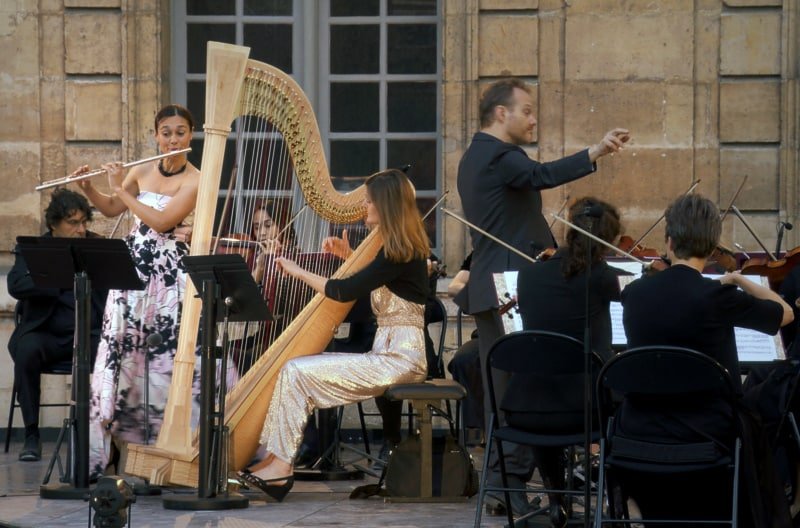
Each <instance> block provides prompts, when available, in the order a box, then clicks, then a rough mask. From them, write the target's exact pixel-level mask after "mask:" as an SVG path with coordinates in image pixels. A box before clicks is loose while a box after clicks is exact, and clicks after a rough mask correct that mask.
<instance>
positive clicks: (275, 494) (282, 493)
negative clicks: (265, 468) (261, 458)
mask: <svg viewBox="0 0 800 528" xmlns="http://www.w3.org/2000/svg"><path fill="white" fill-rule="evenodd" d="M239 478H240V479H241V480H242V481H243V482H244V483H246V484H247V485H248V486H249V487H252V488H258V489H260V490H261V491H263V492H264V493H266V494H267V495H269V496H270V497H272V498H273V499H275V500H276V501H278V502H283V499H285V498H286V495H287V494H288V493H289V490H291V489H292V486H294V475H292V476H289V477H278V478H272V479H267V480H264V479H262V478H260V477H258V476H256V475H255V474H254V473H251V472H249V471H247V470H245V471H242V472H241V473H239ZM282 481H284V482H283V484H270V482H282Z"/></svg>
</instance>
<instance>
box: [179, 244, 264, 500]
mask: <svg viewBox="0 0 800 528" xmlns="http://www.w3.org/2000/svg"><path fill="white" fill-rule="evenodd" d="M182 262H183V265H184V266H185V267H186V270H187V271H188V273H189V277H191V279H192V282H193V283H194V285H195V288H196V289H197V291H198V292H200V296H201V298H202V300H203V308H202V311H201V325H200V326H201V349H202V355H201V357H200V427H199V429H200V432H199V443H200V460H199V465H200V467H199V472H198V473H199V474H198V479H197V496H196V497H194V496H170V497H165V498H164V499H163V503H164V507H165V508H167V509H171V510H224V509H233V508H246V507H247V506H248V502H249V501H248V500H247V498H246V497H244V496H242V495H241V494H238V493H231V492H229V491H228V487H227V481H228V475H227V449H226V447H227V446H226V444H227V438H226V436H227V435H226V433H227V431H226V429H227V428H226V427H225V391H226V389H225V377H226V371H227V358H228V350H227V341H228V337H227V326H228V322H231V321H265V320H272V315H271V314H270V311H269V308H268V307H267V304H266V303H265V302H264V298H263V296H262V294H261V291H260V290H259V288H258V285H257V284H256V282H255V280H254V279H253V276H252V275H251V272H250V270H249V269H248V267H247V263H246V262H245V261H244V259H243V258H242V256H241V255H237V254H231V255H203V256H193V257H183V259H182ZM220 300H221V301H222V302H218V301H220ZM220 319H222V320H223V321H224V325H223V332H224V334H223V343H224V346H223V350H222V365H221V368H220V387H219V402H218V406H217V411H215V410H214V394H215V393H217V390H216V387H215V383H214V381H215V379H216V373H217V369H216V358H217V347H216V335H217V322H218V321H219V320H220Z"/></svg>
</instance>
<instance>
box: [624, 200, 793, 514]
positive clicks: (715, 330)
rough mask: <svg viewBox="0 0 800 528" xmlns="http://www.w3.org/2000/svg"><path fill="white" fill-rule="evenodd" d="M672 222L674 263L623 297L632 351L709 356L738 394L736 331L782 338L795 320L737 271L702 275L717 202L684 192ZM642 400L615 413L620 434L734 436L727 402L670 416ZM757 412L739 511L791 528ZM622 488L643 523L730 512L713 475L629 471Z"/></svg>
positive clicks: (690, 405) (669, 235) (692, 406)
mask: <svg viewBox="0 0 800 528" xmlns="http://www.w3.org/2000/svg"><path fill="white" fill-rule="evenodd" d="M665 218H666V233H665V238H666V244H667V253H668V257H669V258H670V259H671V261H672V266H671V267H669V268H667V269H666V270H664V271H661V272H659V273H656V274H654V275H652V276H649V277H643V278H641V279H638V280H636V281H634V282H633V283H631V284H630V285H629V286H627V287H626V288H625V289H624V291H623V292H622V304H623V322H624V325H625V332H626V334H627V338H628V345H629V346H630V347H639V346H647V345H671V346H680V347H687V348H691V349H694V350H697V351H699V352H702V353H704V354H708V355H709V356H711V357H713V358H714V359H716V360H717V361H718V362H719V363H720V364H721V365H722V366H723V367H725V368H726V369H727V370H728V372H730V374H731V378H732V380H733V383H734V385H735V387H736V388H737V390H738V391H739V392H741V375H740V370H739V360H738V357H737V351H736V342H735V338H734V327H737V326H738V327H743V328H751V329H754V330H758V331H761V332H765V333H767V334H775V333H777V332H778V330H779V329H780V327H781V326H784V325H786V324H788V323H790V322H791V321H792V319H793V317H794V316H793V313H792V308H791V307H790V306H789V305H788V304H787V303H786V302H784V301H783V299H781V297H780V296H779V295H778V294H777V293H775V292H773V291H772V290H770V289H769V288H766V287H763V286H760V285H757V284H756V283H754V282H752V281H750V280H748V279H747V278H746V277H744V276H742V275H740V274H739V273H728V274H726V275H724V276H723V277H722V278H720V279H719V280H713V279H709V278H704V277H703V276H702V275H701V273H702V270H703V268H704V267H705V264H706V260H707V258H708V257H709V255H711V253H712V252H713V251H714V248H715V247H716V246H717V244H718V242H719V237H720V232H721V222H720V218H719V210H718V209H717V206H716V205H715V204H714V203H713V202H711V201H710V200H708V199H707V198H704V197H702V196H699V195H697V194H690V195H685V196H682V197H680V198H678V199H676V200H675V201H673V202H672V204H670V206H669V207H668V208H667V211H666V216H665ZM637 402H638V401H637V400H635V399H626V400H625V401H624V402H623V403H622V405H621V407H620V409H619V411H618V413H617V416H618V418H617V428H618V431H619V433H620V434H623V435H625V436H627V437H630V438H634V439H637V438H638V439H642V440H650V441H657V442H662V443H669V442H670V439H675V440H676V441H693V440H694V439H697V440H698V441H707V440H708V436H709V435H710V436H712V437H714V438H718V439H720V440H721V441H729V440H730V438H731V432H732V430H733V428H734V424H731V422H730V418H729V415H728V414H727V413H726V411H725V407H724V406H723V405H722V404H721V402H715V401H713V400H712V401H709V402H704V403H699V402H697V401H696V400H694V401H691V402H687V404H686V405H684V406H683V407H682V408H678V407H679V406H680V401H679V399H676V400H675V401H673V402H672V403H671V405H674V406H675V408H670V409H669V410H664V411H663V413H662V412H659V413H655V412H654V411H653V410H652V409H649V408H647V409H645V408H642V407H641V405H640V404H638V403H637ZM753 414H754V413H743V418H745V420H743V421H744V422H746V423H744V424H742V432H741V434H742V435H743V451H742V462H743V472H742V478H741V479H740V482H741V484H742V485H743V486H744V487H745V488H746V491H743V492H742V493H740V497H741V498H742V502H743V503H740V506H747V507H746V508H745V510H747V512H743V513H742V515H741V516H740V518H742V519H743V521H746V524H747V525H748V526H749V525H753V526H764V527H767V526H768V527H776V526H788V524H787V523H788V522H789V519H788V507H787V504H786V500H785V497H784V496H783V489H782V486H781V484H780V483H779V482H778V481H777V480H776V478H777V477H776V476H775V471H774V464H773V462H772V457H771V453H770V452H769V450H768V449H757V447H758V446H760V445H763V443H762V442H760V439H759V438H758V433H759V432H760V428H759V427H757V426H753V424H751V423H750V422H751V421H752V420H750V419H749V418H750V417H752V416H753ZM699 431H702V433H699ZM621 484H622V485H623V489H625V490H627V492H628V494H629V495H630V496H631V498H633V499H634V500H635V501H636V502H637V505H638V506H639V509H640V510H641V511H642V514H643V515H644V516H645V517H650V518H658V519H665V518H673V519H674V518H681V517H682V516H691V518H698V517H702V516H712V517H713V516H724V515H726V514H727V513H728V512H729V510H728V507H729V503H730V491H729V489H725V488H726V487H725V486H719V483H718V482H716V481H715V480H714V479H713V477H712V476H709V477H708V478H703V476H701V475H692V476H691V478H686V477H684V476H680V477H679V478H663V477H660V478H657V479H652V478H649V479H648V478H644V477H643V476H641V475H634V474H631V475H627V476H625V477H624V479H623V480H622V482H621ZM676 485H677V486H680V488H679V489H681V495H680V499H679V500H677V501H676V500H675V498H674V495H673V496H672V497H670V493H668V492H666V490H667V489H668V488H667V486H676ZM726 503H727V504H726ZM747 516H750V517H751V518H750V519H748V518H747Z"/></svg>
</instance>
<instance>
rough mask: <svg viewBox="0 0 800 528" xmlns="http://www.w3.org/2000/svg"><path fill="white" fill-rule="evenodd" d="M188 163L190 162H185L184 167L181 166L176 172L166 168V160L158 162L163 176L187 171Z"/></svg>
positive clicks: (166, 176) (159, 170) (167, 176)
mask: <svg viewBox="0 0 800 528" xmlns="http://www.w3.org/2000/svg"><path fill="white" fill-rule="evenodd" d="M188 164H189V162H188V161H187V162H186V163H184V164H183V167H181V168H180V169H178V170H176V171H175V172H169V171H167V170H164V160H161V161H159V162H158V172H160V173H161V175H162V176H163V177H165V178H169V177H170V176H175V175H176V174H180V173H182V172H183V171H185V170H186V165H188Z"/></svg>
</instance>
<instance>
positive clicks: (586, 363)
mask: <svg viewBox="0 0 800 528" xmlns="http://www.w3.org/2000/svg"><path fill="white" fill-rule="evenodd" d="M586 218H587V220H588V228H589V229H588V231H589V232H590V233H591V232H592V229H593V227H594V219H593V218H592V217H591V216H589V215H586ZM586 247H587V250H586V299H585V306H584V308H585V310H586V321H585V325H584V328H583V369H584V370H583V372H584V380H583V395H584V399H583V430H584V431H585V434H584V437H583V478H584V480H583V504H584V506H583V526H584V528H589V512H591V500H592V499H591V481H592V456H591V455H592V392H593V391H592V389H593V387H592V339H591V338H592V328H591V321H590V316H589V291H590V289H591V284H590V279H591V275H592V241H591V239H589V244H588V245H587V246H586ZM597 500H600V497H598V498H597Z"/></svg>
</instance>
